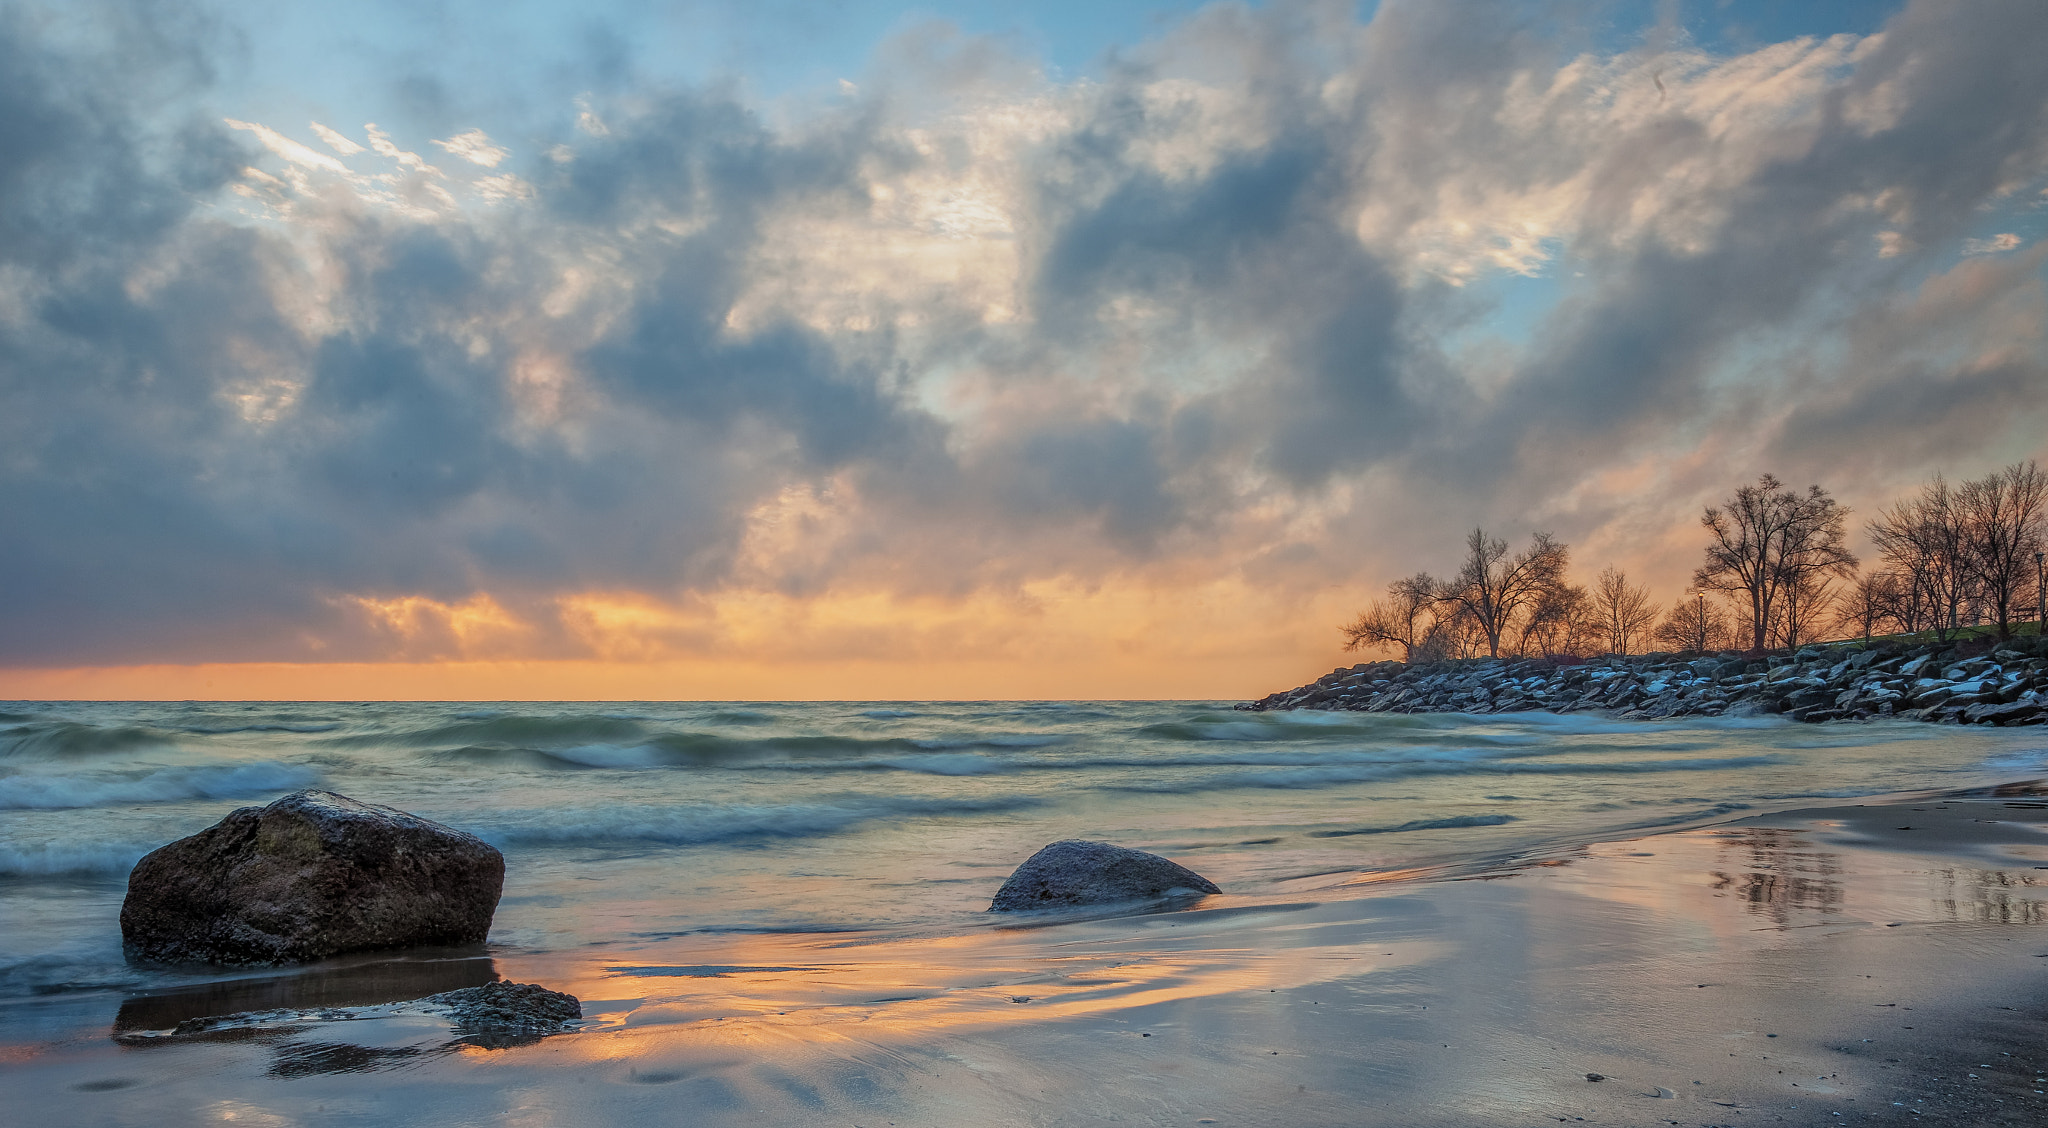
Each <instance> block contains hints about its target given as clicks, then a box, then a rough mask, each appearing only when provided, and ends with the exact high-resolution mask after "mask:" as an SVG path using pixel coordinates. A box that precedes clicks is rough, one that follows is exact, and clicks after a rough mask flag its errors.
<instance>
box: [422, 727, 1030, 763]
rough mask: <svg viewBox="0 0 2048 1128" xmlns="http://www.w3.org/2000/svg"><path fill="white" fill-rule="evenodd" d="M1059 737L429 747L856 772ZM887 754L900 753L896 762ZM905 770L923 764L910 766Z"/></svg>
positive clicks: (661, 738)
mask: <svg viewBox="0 0 2048 1128" xmlns="http://www.w3.org/2000/svg"><path fill="white" fill-rule="evenodd" d="M1066 740H1067V737H1065V736H1053V735H1037V734H1009V733H992V734H989V735H986V736H968V737H957V738H945V739H929V740H921V739H912V738H910V737H900V736H891V737H853V736H766V737H752V738H742V737H734V736H725V735H720V734H717V733H703V732H672V733H660V734H656V735H653V736H649V737H647V738H646V739H642V740H634V741H587V742H580V743H563V744H557V745H555V746H552V747H549V746H546V745H539V744H505V743H496V742H475V743H466V744H463V745H460V746H458V747H453V748H443V749H439V750H436V751H435V752H433V753H430V755H431V756H432V757H436V758H446V759H457V760H466V761H476V762H484V763H520V764H526V765H530V766H536V767H554V768H568V769H584V768H666V767H705V768H740V769H744V768H777V769H792V768H794V769H803V770H814V771H837V770H848V771H858V770H863V769H870V768H875V767H897V766H903V767H909V766H910V765H911V763H912V762H914V760H915V759H917V758H919V757H922V756H927V755H933V754H943V753H962V752H970V751H973V750H975V749H986V750H989V751H998V752H1000V751H1018V750H1030V749H1034V748H1045V747H1050V746H1053V745H1057V744H1062V743H1064V742H1065V741H1066ZM892 757H897V758H903V762H902V763H901V764H899V763H897V762H896V760H895V759H892ZM911 770H924V769H921V768H912V769H911Z"/></svg>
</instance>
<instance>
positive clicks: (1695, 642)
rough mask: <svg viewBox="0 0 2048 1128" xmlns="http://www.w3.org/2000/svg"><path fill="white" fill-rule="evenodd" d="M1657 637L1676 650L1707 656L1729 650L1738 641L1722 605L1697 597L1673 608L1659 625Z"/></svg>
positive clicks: (1682, 600)
mask: <svg viewBox="0 0 2048 1128" xmlns="http://www.w3.org/2000/svg"><path fill="white" fill-rule="evenodd" d="M1656 638H1657V641H1658V642H1659V643H1661V644H1663V645H1665V646H1668V647H1670V648H1671V649H1673V650H1696V651H1699V652H1700V653H1702V654H1704V653H1707V652H1709V651H1714V650H1724V649H1726V648H1727V647H1728V646H1729V645H1730V644H1732V643H1733V642H1734V641H1735V631H1734V626H1733V624H1732V623H1731V622H1730V621H1729V619H1728V616H1727V615H1726V614H1724V613H1722V611H1721V608H1720V605H1719V604H1716V603H1709V602H1707V600H1706V599H1704V598H1702V597H1700V596H1694V597H1693V598H1691V599H1681V600H1679V601H1678V602H1677V603H1674V604H1672V605H1671V613H1670V614H1668V615H1666V616H1664V621H1663V622H1662V623H1659V624H1657V632H1656Z"/></svg>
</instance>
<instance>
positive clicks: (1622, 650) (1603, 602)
mask: <svg viewBox="0 0 2048 1128" xmlns="http://www.w3.org/2000/svg"><path fill="white" fill-rule="evenodd" d="M1593 608H1594V612H1593V613H1594V616H1595V617H1596V618H1597V619H1598V620H1599V623H1600V629H1601V630H1602V631H1603V632H1604V633H1605V634H1606V636H1607V638H1606V643H1607V652H1608V653H1609V654H1617V655H1620V656H1622V657H1624V658H1626V657H1627V656H1628V651H1629V646H1630V645H1631V644H1632V643H1635V642H1638V641H1640V640H1641V639H1642V637H1643V636H1644V635H1645V634H1647V633H1648V632H1649V629H1650V626H1651V624H1653V623H1655V622H1656V621H1657V609H1656V608H1655V607H1652V606H1651V605H1650V591H1649V589H1648V588H1640V587H1637V586H1635V585H1634V584H1631V583H1629V582H1628V573H1626V572H1622V571H1619V570H1617V569H1614V568H1606V569H1603V570H1602V571H1601V573H1600V579H1599V581H1598V582H1597V583H1596V584H1595V586H1594V588H1593Z"/></svg>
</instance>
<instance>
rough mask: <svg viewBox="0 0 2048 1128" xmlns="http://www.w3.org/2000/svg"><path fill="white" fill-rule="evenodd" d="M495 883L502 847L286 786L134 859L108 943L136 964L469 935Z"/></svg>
mask: <svg viewBox="0 0 2048 1128" xmlns="http://www.w3.org/2000/svg"><path fill="white" fill-rule="evenodd" d="M504 885H505V858H504V856H503V855H501V854H499V853H498V851H497V850H496V849H494V848H492V847H491V846H490V845H489V844H488V843H486V842H484V841H483V840H482V839H480V838H477V837H476V836H475V835H472V834H465V833H463V832H462V831H459V830H455V829H453V828H451V827H445V826H442V825H441V824H440V823H437V822H431V821H429V820H427V819H423V818H420V817H419V816H417V815H409V814H407V813H405V812H404V811H400V810H397V809H395V808H392V807H382V806H378V805H377V804H374V803H359V802H357V801H355V800H354V799H350V798H348V797H347V796H345V795H336V794H334V793H333V792H331V791H296V792H293V793H292V794H290V795H287V796H285V797H284V798H282V799H279V800H278V801H277V802H275V803H272V804H271V805H269V806H268V807H244V808H242V809H241V810H239V811H235V812H234V813H232V814H230V815H228V817H226V818H224V819H222V820H221V821H220V822H218V823H215V824H214V825H213V826H211V827H208V828H207V829H205V830H202V831H200V832H199V833H198V834H195V835H193V836H192V837H190V838H181V839H179V840H178V841H176V842H173V843H171V844H170V845H168V846H165V847H162V848H161V849H158V850H156V851H154V852H152V853H150V854H148V855H146V856H144V857H143V859H142V860H141V861H140V862H137V863H136V864H135V869H134V871H133V872H131V873H130V874H129V875H128V897H127V899H126V900H125V901H123V902H122V904H121V939H122V941H123V942H124V943H125V945H126V947H127V949H128V953H129V954H130V955H131V956H133V957H135V958H137V959H144V960H160V961H165V962H174V963H188V962H207V963H225V964H280V963H298V962H302V961H305V960H317V959H321V958H323V957H326V956H332V955H337V954H339V953H342V952H354V951H362V950H365V949H371V948H400V947H412V946H416V945H422V944H473V943H477V942H480V941H482V940H483V938H484V936H485V934H486V933H488V932H489V931H490V929H491V916H492V914H494V913H495V912H497V908H498V894H499V893H500V892H501V891H502V890H503V888H504Z"/></svg>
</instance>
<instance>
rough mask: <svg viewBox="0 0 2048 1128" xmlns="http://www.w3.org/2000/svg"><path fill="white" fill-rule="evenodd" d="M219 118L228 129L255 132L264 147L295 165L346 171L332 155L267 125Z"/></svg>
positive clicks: (345, 167) (346, 168) (344, 166)
mask: <svg viewBox="0 0 2048 1128" xmlns="http://www.w3.org/2000/svg"><path fill="white" fill-rule="evenodd" d="M221 120H223V121H225V122H226V123H227V125H228V128H230V129H240V130H244V131H246V132H249V133H253V134H255V135H256V139H257V140H258V141H261V142H262V143H263V147H264V148H266V149H268V150H270V151H271V152H273V153H276V154H277V155H278V156H280V157H283V158H284V159H285V160H288V161H290V162H291V163H293V164H295V165H304V166H305V167H307V168H317V169H324V170H326V171H328V172H347V171H348V167H347V166H346V165H343V164H342V163H341V162H340V161H337V160H335V159H334V158H333V157H330V156H328V155H327V154H325V153H322V152H317V151H315V150H313V149H308V148H307V147H306V146H304V145H301V144H299V143H298V142H297V141H294V140H292V139H291V138H289V137H286V136H285V135H283V134H282V133H279V132H278V131H276V130H274V129H272V128H270V127H269V126H267V125H257V124H256V123H254V122H247V121H236V120H235V119H234V118H223V119H221ZM337 136H338V135H337Z"/></svg>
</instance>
